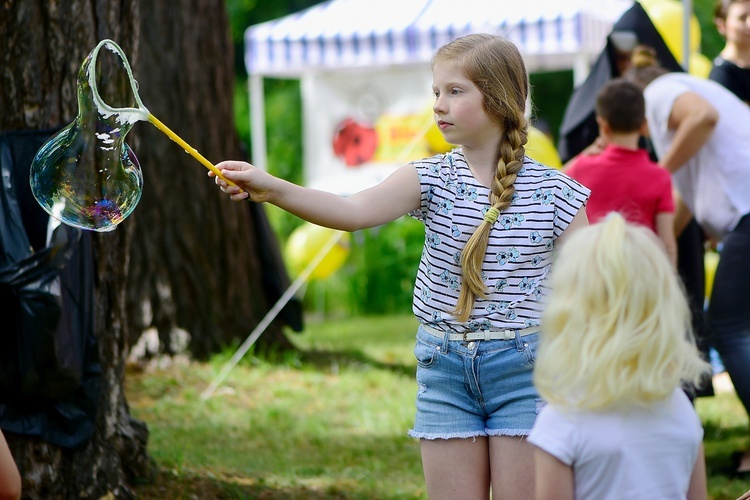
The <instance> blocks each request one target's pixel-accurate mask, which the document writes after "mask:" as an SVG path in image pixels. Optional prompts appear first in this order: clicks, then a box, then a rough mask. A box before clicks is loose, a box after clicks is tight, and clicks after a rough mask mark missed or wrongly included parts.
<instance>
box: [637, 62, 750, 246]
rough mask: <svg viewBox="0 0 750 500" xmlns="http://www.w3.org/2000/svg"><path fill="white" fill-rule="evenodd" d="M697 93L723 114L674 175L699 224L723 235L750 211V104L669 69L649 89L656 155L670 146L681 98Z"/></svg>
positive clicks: (717, 235) (708, 82)
mask: <svg viewBox="0 0 750 500" xmlns="http://www.w3.org/2000/svg"><path fill="white" fill-rule="evenodd" d="M685 92H694V93H696V94H698V95H699V96H700V97H702V98H703V99H705V100H706V101H708V102H709V103H710V104H711V105H712V106H713V107H714V108H716V110H717V111H718V112H719V121H718V123H717V125H716V128H715V130H714V132H713V134H712V135H711V137H710V139H709V140H708V142H707V143H706V144H705V145H704V146H703V147H702V148H701V149H700V151H699V152H698V153H697V154H696V155H695V156H693V158H691V159H690V160H689V161H688V162H687V163H686V164H685V165H684V166H683V167H682V168H681V169H680V170H678V171H677V172H676V173H674V174H673V177H672V178H673V180H674V186H675V187H676V188H677V191H679V193H680V196H681V197H682V199H683V200H684V201H685V204H686V205H687V206H688V208H690V211H691V212H692V213H693V215H695V218H696V220H697V221H698V223H699V224H700V225H701V226H702V227H703V229H705V230H706V232H708V233H709V234H710V235H711V236H713V237H715V238H718V239H723V238H724V237H725V236H726V235H727V233H729V232H730V231H732V230H733V229H734V227H735V226H736V225H737V223H738V222H739V220H740V219H741V218H742V216H743V215H745V214H747V213H750V106H748V105H747V104H745V103H744V102H742V101H741V100H740V99H739V98H738V97H737V96H736V95H734V94H733V93H732V92H730V91H729V90H727V89H726V88H724V87H722V86H721V85H719V84H718V83H716V82H714V81H711V80H705V79H703V78H698V77H695V76H692V75H689V74H685V73H668V74H666V75H663V76H660V77H659V78H657V79H655V80H654V81H653V82H651V83H650V84H649V85H648V86H647V87H646V89H645V91H644V94H643V95H644V97H645V99H646V119H647V120H648V128H649V132H650V134H651V141H652V143H653V145H654V149H655V150H656V154H657V155H658V156H659V157H660V158H661V157H663V156H664V155H665V154H666V152H667V151H668V150H669V147H670V146H671V144H672V141H673V139H674V131H672V130H668V128H667V124H668V121H669V115H670V114H671V113H672V107H673V106H674V102H675V100H676V99H677V98H678V97H679V96H680V95H682V94H684V93H685Z"/></svg>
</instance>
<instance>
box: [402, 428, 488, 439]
mask: <svg viewBox="0 0 750 500" xmlns="http://www.w3.org/2000/svg"><path fill="white" fill-rule="evenodd" d="M407 434H408V435H409V437H413V438H417V439H427V440H430V441H433V440H435V439H469V438H477V437H487V433H486V432H484V431H473V432H449V433H444V434H433V433H429V432H415V431H413V430H410V431H409V432H407Z"/></svg>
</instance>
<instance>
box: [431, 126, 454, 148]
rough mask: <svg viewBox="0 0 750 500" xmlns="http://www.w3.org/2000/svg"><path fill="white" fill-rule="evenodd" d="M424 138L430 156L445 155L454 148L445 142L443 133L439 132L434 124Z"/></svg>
mask: <svg viewBox="0 0 750 500" xmlns="http://www.w3.org/2000/svg"><path fill="white" fill-rule="evenodd" d="M425 138H426V139H427V145H428V147H429V150H430V153H431V154H438V153H447V152H448V151H450V150H451V149H453V148H454V147H456V146H455V145H453V144H450V143H449V142H447V141H446V140H445V138H444V137H443V133H442V132H440V129H439V128H438V126H437V125H436V124H435V123H433V124H432V127H430V129H429V130H428V131H427V134H425Z"/></svg>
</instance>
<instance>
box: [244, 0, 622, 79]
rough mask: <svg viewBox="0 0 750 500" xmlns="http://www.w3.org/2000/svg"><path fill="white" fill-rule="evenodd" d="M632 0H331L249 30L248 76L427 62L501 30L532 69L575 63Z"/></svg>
mask: <svg viewBox="0 0 750 500" xmlns="http://www.w3.org/2000/svg"><path fill="white" fill-rule="evenodd" d="M632 5H633V1H632V0H329V1H327V2H324V3H321V4H319V5H316V6H314V7H311V8H309V9H307V10H304V11H302V12H299V13H296V14H291V15H289V16H286V17H282V18H280V19H277V20H274V21H270V22H266V23H262V24H258V25H255V26H251V27H250V28H248V29H247V31H246V32H245V63H246V67H247V70H248V73H250V74H260V75H267V76H279V77H298V76H301V75H303V74H305V73H309V72H317V71H326V70H335V69H343V68H372V67H384V66H392V65H404V64H426V63H428V62H429V61H430V58H431V57H432V55H433V53H434V52H435V50H436V49H437V48H438V47H440V46H441V45H443V44H445V43H446V42H448V41H450V40H452V39H454V38H456V37H459V36H462V35H465V34H469V33H476V32H488V33H500V34H503V35H505V36H507V37H509V38H510V39H512V40H513V41H514V42H516V44H518V46H519V49H520V50H521V52H522V54H523V55H524V58H525V59H526V63H527V65H528V66H529V70H530V71H535V70H545V69H550V70H551V69H564V68H570V67H572V65H573V61H574V60H575V59H576V58H577V57H579V56H580V54H590V55H591V57H592V58H593V57H594V56H595V55H598V53H599V52H600V51H601V50H602V49H603V48H604V45H605V41H606V36H607V35H608V34H609V32H610V30H611V28H612V25H613V24H614V22H615V21H617V19H618V18H619V17H620V16H621V15H622V13H623V12H625V11H626V10H627V9H628V8H630V7H631V6H632Z"/></svg>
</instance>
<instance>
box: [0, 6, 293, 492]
mask: <svg viewBox="0 0 750 500" xmlns="http://www.w3.org/2000/svg"><path fill="white" fill-rule="evenodd" d="M167 9H169V12H170V17H169V18H168V17H167ZM104 38H110V39H112V40H114V41H115V42H117V43H118V44H119V45H120V46H121V47H122V48H123V50H124V52H125V53H126V54H127V57H128V60H129V61H130V65H131V67H132V68H133V71H134V74H135V77H136V79H137V80H139V83H140V94H141V98H142V100H143V102H144V104H145V105H146V106H147V107H148V108H149V109H150V110H151V112H152V113H153V114H154V115H155V116H157V117H158V118H159V119H161V120H162V121H163V122H164V123H166V124H167V125H168V126H170V127H171V128H173V130H174V131H175V132H177V133H178V134H179V135H180V136H182V137H183V138H184V139H185V140H186V141H188V142H189V143H190V144H191V145H192V146H193V147H196V148H197V149H198V150H199V151H201V152H202V153H203V154H204V155H205V156H206V157H207V158H210V159H212V161H218V159H224V158H237V157H239V156H240V150H239V144H238V140H237V137H236V136H235V133H234V129H233V124H232V122H233V118H232V108H231V106H232V85H233V78H232V57H231V49H232V48H231V44H230V42H229V38H228V34H227V20H226V13H225V8H224V4H223V2H222V1H221V0H193V1H186V0H183V1H180V2H171V1H166V0H162V1H154V2H146V1H144V2H143V4H142V5H141V4H140V3H139V2H131V1H128V0H119V1H118V0H109V1H100V2H85V1H82V0H67V1H65V2H53V1H42V0H32V1H28V0H9V1H6V2H0V40H3V50H2V51H0V109H1V110H2V113H0V133H2V132H7V131H14V130H44V129H48V128H52V127H59V126H62V125H66V124H68V123H70V122H72V121H73V119H74V118H75V116H76V114H77V112H78V104H77V99H76V88H77V87H76V82H77V74H78V70H79V68H80V66H81V63H82V62H83V60H84V58H85V57H86V56H87V55H88V53H89V52H90V51H91V50H92V49H93V48H94V47H95V46H96V44H97V43H98V42H99V41H100V40H101V39H104ZM120 97H127V96H120ZM127 139H128V141H127V142H128V144H129V145H130V146H131V147H132V148H133V150H134V151H135V152H136V154H137V156H138V158H139V160H140V164H141V167H142V168H143V171H144V177H145V185H144V192H143V197H142V199H141V201H140V203H139V205H138V207H136V210H135V211H134V213H133V215H131V216H130V218H128V219H127V220H125V221H124V222H123V223H121V224H120V225H119V226H118V228H117V229H116V230H115V231H113V232H110V233H91V236H92V238H91V239H92V242H93V244H92V246H93V254H94V257H93V261H94V267H95V279H94V291H93V293H94V306H95V312H94V318H93V319H94V322H95V326H94V336H95V337H96V350H97V352H98V360H99V366H98V367H97V368H98V369H100V383H99V387H100V393H99V394H100V395H99V397H98V399H97V403H98V404H97V408H96V421H95V424H94V430H93V436H92V437H91V439H89V440H88V441H87V442H86V444H85V445H84V446H83V447H82V448H77V449H70V448H61V447H57V446H54V445H52V444H50V443H49V442H45V441H42V440H40V439H37V438H33V437H29V436H26V435H20V434H9V435H8V436H7V438H8V441H9V445H10V447H11V450H12V452H13V455H14V458H15V459H16V461H17V463H18V466H19V469H20V470H21V473H22V476H23V488H24V496H25V497H26V498H45V499H46V498H100V497H102V496H104V495H107V494H108V493H111V494H112V495H114V497H116V498H132V497H133V496H134V492H133V490H132V485H133V484H134V481H135V480H136V479H137V478H145V477H149V476H150V475H151V474H152V473H153V464H152V460H151V458H150V457H149V455H148V453H147V449H146V443H147V438H148V430H147V429H146V427H145V425H144V424H142V423H141V422H138V421H136V420H135V419H133V418H132V417H131V416H130V413H129V410H128V406H127V402H126V400H125V395H124V376H125V368H124V367H125V360H126V356H127V352H128V337H129V335H130V334H131V332H133V331H136V332H141V331H143V330H144V329H145V328H148V327H151V326H156V327H159V330H160V331H161V332H162V334H164V335H165V336H168V335H170V334H172V333H174V331H175V330H176V329H177V328H182V329H184V330H186V331H188V332H189V334H190V335H191V338H192V346H193V348H194V351H195V352H196V353H198V354H199V355H205V354H207V353H209V352H210V351H212V350H215V349H216V348H217V347H218V346H220V345H225V344H226V343H227V341H228V340H229V339H232V338H238V337H242V338H244V336H245V335H246V334H247V333H249V330H250V329H251V327H252V326H254V325H255V324H257V323H258V322H259V321H260V319H261V317H262V316H263V314H265V311H267V310H268V307H269V303H270V302H272V301H273V300H275V298H274V297H273V293H272V294H271V295H270V296H268V295H267V290H266V288H267V283H265V282H264V277H263V271H267V270H266V269H263V268H262V267H264V266H262V265H261V262H262V260H261V258H260V255H261V250H265V251H268V249H267V248H266V249H259V248H257V247H258V244H257V241H258V240H257V235H258V234H260V233H259V232H258V230H259V225H262V224H265V223H266V221H265V219H264V218H263V214H262V212H255V213H253V212H252V211H251V207H253V206H252V205H250V204H236V203H232V202H230V201H229V200H228V199H226V198H225V197H224V196H223V195H221V194H220V192H219V190H218V189H217V188H216V187H215V186H213V183H212V182H211V180H209V179H208V178H207V177H206V170H205V168H204V167H202V166H201V165H200V164H199V163H198V162H196V161H195V160H194V159H192V157H190V156H188V155H186V154H185V153H183V152H182V151H181V150H180V148H179V147H178V146H177V145H176V144H174V143H172V142H171V141H170V140H169V139H168V138H167V137H166V136H165V135H163V134H162V133H161V132H159V131H157V130H156V129H155V128H154V127H152V126H151V125H149V124H147V123H138V124H136V125H135V127H134V128H133V130H132V131H131V132H130V135H129V136H128V138H127ZM253 208H255V209H257V207H253ZM0 215H1V214H0ZM270 249H271V252H270V253H271V256H272V257H271V260H273V258H274V256H275V258H277V259H278V249H277V248H275V241H274V240H273V239H271V241H270ZM266 261H268V259H266ZM282 274H283V273H282ZM274 276H275V278H276V279H277V280H280V282H281V283H282V285H281V286H282V287H283V284H284V280H286V276H285V275H281V276H279V273H278V270H277V272H276V273H275V275H274ZM149 310H150V311H151V312H150V313H149V314H144V311H145V312H147V313H148V311H149ZM130 314H132V318H131V317H130ZM131 321H132V323H131ZM266 337H267V339H269V340H274V341H278V342H282V343H284V344H287V345H288V342H286V339H285V338H284V337H283V334H282V332H281V328H280V325H279V322H276V323H274V325H272V328H271V331H270V332H268V334H267V336H266Z"/></svg>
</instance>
